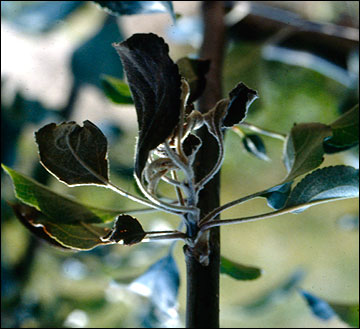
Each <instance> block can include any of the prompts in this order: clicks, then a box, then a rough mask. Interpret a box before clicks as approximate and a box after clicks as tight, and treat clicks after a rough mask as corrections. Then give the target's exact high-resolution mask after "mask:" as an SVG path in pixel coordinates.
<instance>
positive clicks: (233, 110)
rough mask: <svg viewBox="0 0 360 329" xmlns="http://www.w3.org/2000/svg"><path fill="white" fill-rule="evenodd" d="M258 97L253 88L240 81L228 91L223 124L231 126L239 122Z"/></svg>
mask: <svg viewBox="0 0 360 329" xmlns="http://www.w3.org/2000/svg"><path fill="white" fill-rule="evenodd" d="M257 98H258V93H257V92H256V91H255V90H252V89H250V88H248V87H247V86H246V85H245V84H243V83H242V82H240V83H239V84H237V86H236V87H235V88H234V89H233V90H231V91H230V93H229V99H230V102H229V105H228V108H227V114H226V115H225V117H224V122H223V123H224V126H225V127H232V126H233V125H236V124H239V123H240V122H241V121H243V120H244V119H245V117H246V114H247V110H248V108H249V107H250V105H251V104H252V102H253V101H255V100H256V99H257Z"/></svg>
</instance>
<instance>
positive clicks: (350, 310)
mask: <svg viewBox="0 0 360 329" xmlns="http://www.w3.org/2000/svg"><path fill="white" fill-rule="evenodd" d="M329 305H330V307H331V308H332V309H333V310H334V311H335V313H336V314H337V315H338V316H339V317H340V319H341V320H343V321H344V322H346V323H347V324H348V325H349V326H351V327H354V328H359V304H339V303H330V302H329Z"/></svg>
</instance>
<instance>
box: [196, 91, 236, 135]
mask: <svg viewBox="0 0 360 329" xmlns="http://www.w3.org/2000/svg"><path fill="white" fill-rule="evenodd" d="M229 102H230V101H229V99H227V98H224V99H221V100H220V101H218V102H217V103H216V105H215V106H214V107H213V108H212V109H211V110H209V111H208V112H206V113H205V115H204V116H203V118H204V123H205V124H206V126H207V128H208V130H209V132H210V133H211V134H212V135H213V136H214V137H215V138H219V136H221V134H222V126H223V119H224V117H225V115H226V113H227V109H228V106H229Z"/></svg>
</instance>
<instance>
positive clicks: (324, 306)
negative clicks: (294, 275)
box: [299, 289, 359, 328]
mask: <svg viewBox="0 0 360 329" xmlns="http://www.w3.org/2000/svg"><path fill="white" fill-rule="evenodd" d="M299 292H300V294H301V295H302V296H303V297H304V298H305V300H306V302H307V304H308V305H309V307H310V309H311V311H312V313H313V314H314V315H315V316H316V317H318V318H319V319H321V320H325V321H326V320H330V319H331V318H333V317H334V316H335V315H338V316H339V318H340V319H341V320H342V321H344V322H346V323H347V324H348V325H349V326H351V327H354V328H358V327H359V304H340V303H333V302H329V301H327V300H324V299H322V298H319V297H317V296H315V295H313V294H310V293H309V292H307V291H304V290H302V289H300V290H299Z"/></svg>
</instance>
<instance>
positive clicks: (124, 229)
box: [102, 215, 146, 245]
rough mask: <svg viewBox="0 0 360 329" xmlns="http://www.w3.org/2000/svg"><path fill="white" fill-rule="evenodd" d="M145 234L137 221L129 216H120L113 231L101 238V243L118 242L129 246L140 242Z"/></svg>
mask: <svg viewBox="0 0 360 329" xmlns="http://www.w3.org/2000/svg"><path fill="white" fill-rule="evenodd" d="M145 235H146V233H145V232H144V230H143V228H142V226H141V224H140V223H139V222H138V220H137V219H135V218H134V217H131V216H129V215H120V216H118V218H117V219H116V221H115V224H114V227H113V229H112V230H111V231H110V232H109V233H108V234H107V235H106V236H104V237H103V238H102V240H103V241H110V242H119V241H121V240H123V242H124V244H127V245H130V244H134V243H138V242H140V241H141V240H142V239H143V238H144V237H145Z"/></svg>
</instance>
